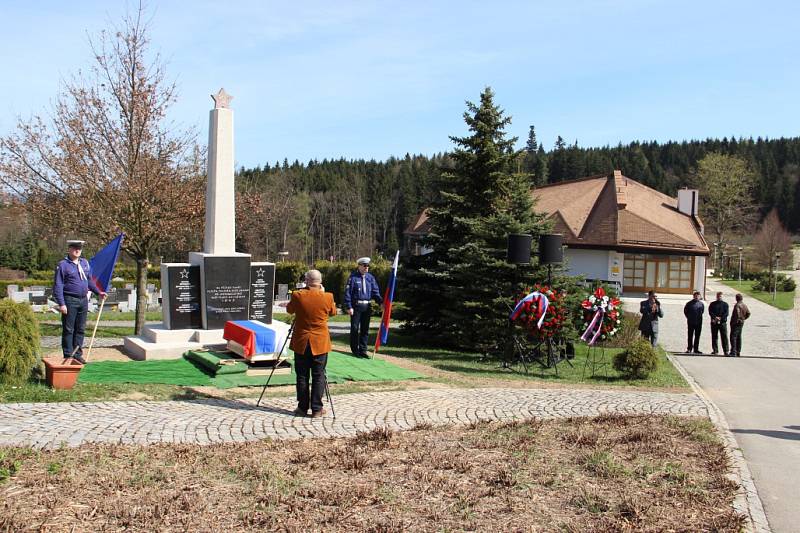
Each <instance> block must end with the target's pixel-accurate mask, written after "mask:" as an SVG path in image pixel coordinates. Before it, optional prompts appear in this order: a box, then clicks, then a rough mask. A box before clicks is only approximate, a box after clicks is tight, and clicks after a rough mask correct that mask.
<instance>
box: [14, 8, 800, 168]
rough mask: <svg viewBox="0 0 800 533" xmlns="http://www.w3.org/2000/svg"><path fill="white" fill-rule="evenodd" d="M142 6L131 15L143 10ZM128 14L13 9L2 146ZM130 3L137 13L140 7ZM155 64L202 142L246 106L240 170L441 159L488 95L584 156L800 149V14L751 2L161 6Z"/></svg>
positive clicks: (517, 130) (520, 130)
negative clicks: (218, 98)
mask: <svg viewBox="0 0 800 533" xmlns="http://www.w3.org/2000/svg"><path fill="white" fill-rule="evenodd" d="M131 4H132V3H131ZM125 5H126V4H125V2H109V1H82V0H75V1H73V2H64V1H61V0H37V1H33V2H32V1H28V0H2V3H1V4H0V15H2V17H0V20H1V21H2V22H1V23H0V24H2V31H0V57H2V65H3V75H2V77H0V102H2V103H1V104H0V135H5V134H6V133H8V132H9V131H10V130H11V129H12V128H13V127H14V123H15V117H16V116H18V115H22V116H29V115H31V114H33V113H41V112H42V111H43V110H45V109H46V108H47V106H48V104H49V102H50V101H51V100H52V98H53V96H55V95H56V94H57V92H58V90H59V83H60V80H61V79H63V78H65V77H68V76H70V75H71V73H74V72H76V71H77V70H78V69H80V68H86V67H87V66H88V65H89V64H90V62H91V54H90V51H89V47H88V44H87V33H88V34H96V33H97V32H98V31H99V30H101V29H103V28H105V27H108V25H109V21H116V20H118V19H119V18H120V15H121V14H122V13H123V12H124V9H125ZM132 5H133V4H132ZM149 11H150V12H151V14H152V15H153V21H152V26H151V28H152V31H151V36H152V40H153V44H154V48H155V49H156V50H157V51H159V52H160V53H161V54H162V55H163V57H164V58H165V59H166V60H167V62H168V65H167V67H168V74H169V76H170V77H171V78H173V79H174V80H175V81H177V83H178V86H179V91H180V100H179V102H178V103H177V104H176V105H175V106H174V108H173V113H172V117H171V118H173V119H174V120H176V121H177V122H179V123H180V124H183V125H185V126H193V127H196V128H197V129H198V131H199V132H200V139H201V142H203V143H205V140H206V137H207V122H208V118H207V117H208V115H207V113H208V110H209V109H210V108H211V106H212V101H211V98H210V97H209V94H210V93H212V92H216V91H217V90H218V89H219V88H220V87H223V86H224V87H225V89H226V91H228V92H229V93H230V94H232V95H234V100H233V102H232V108H233V109H234V111H235V112H236V119H235V120H236V150H237V153H236V160H237V164H238V165H245V166H254V165H258V164H262V163H264V162H275V161H276V160H283V158H284V157H286V158H289V160H290V161H291V160H294V159H300V160H301V161H306V160H308V159H311V158H316V159H320V160H321V159H323V158H326V157H327V158H331V157H334V158H335V157H340V156H343V157H345V158H348V159H349V158H361V157H363V158H375V159H385V158H387V157H389V156H391V155H398V156H402V155H404V154H405V153H406V152H411V153H424V154H432V153H435V152H439V151H445V150H448V149H450V148H451V146H452V145H451V143H450V141H449V139H448V135H462V134H463V133H464V132H465V126H464V123H463V120H462V113H463V112H464V109H465V106H464V102H465V100H471V101H477V99H478V96H479V94H480V92H481V90H482V89H483V87H484V86H486V85H490V86H491V87H492V88H493V89H494V90H495V93H496V102H497V103H498V104H500V106H501V107H503V108H504V109H505V110H506V112H507V113H508V114H510V115H511V116H512V117H513V123H512V126H511V129H510V133H512V134H513V135H517V136H519V137H520V141H519V142H520V146H521V145H522V144H523V143H524V141H525V138H526V137H527V131H528V126H529V125H530V124H534V125H535V126H536V129H537V132H538V135H539V139H540V140H541V141H542V142H543V143H544V145H545V146H546V147H547V148H548V149H549V148H552V145H553V143H554V141H555V138H556V136H557V135H561V136H563V137H564V138H565V139H566V140H567V141H568V142H570V143H571V142H573V141H575V140H576V139H577V140H578V142H579V144H580V145H582V146H597V145H605V144H616V143H618V142H623V143H626V142H629V141H632V140H648V139H656V140H659V141H665V140H669V139H675V140H683V139H692V138H705V137H723V136H731V135H735V136H745V137H748V136H754V137H756V136H765V137H780V136H797V135H800V103H799V101H798V97H799V96H800V31H798V21H800V4H798V3H797V2H791V1H786V2H769V1H762V2H753V1H749V2H740V1H698V0H694V1H683V0H680V1H659V2H656V1H648V0H627V1H597V2H570V1H564V2H546V1H535V2H534V1H529V2H524V1H519V2H510V1H497V2H487V1H485V0H482V1H463V0H462V1H447V2H444V1H435V0H428V1H417V0H405V1H394V2H388V1H368V0H364V1H361V2H350V1H338V0H336V1H330V0H328V1H317V0H304V1H302V2H286V1H280V2H279V1H258V0H252V1H238V0H227V1H222V2H220V1H210V0H192V1H178V0H159V1H157V2H156V1H152V2H151V3H150V4H149Z"/></svg>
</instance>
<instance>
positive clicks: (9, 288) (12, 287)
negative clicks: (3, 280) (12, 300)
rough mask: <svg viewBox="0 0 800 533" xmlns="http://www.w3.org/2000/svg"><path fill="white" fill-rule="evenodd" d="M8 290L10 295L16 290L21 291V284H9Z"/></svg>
mask: <svg viewBox="0 0 800 533" xmlns="http://www.w3.org/2000/svg"><path fill="white" fill-rule="evenodd" d="M6 292H7V293H8V296H9V297H10V296H11V295H12V294H14V293H15V292H19V285H9V286H8V287H6Z"/></svg>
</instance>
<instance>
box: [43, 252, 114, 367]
mask: <svg viewBox="0 0 800 533" xmlns="http://www.w3.org/2000/svg"><path fill="white" fill-rule="evenodd" d="M83 243H84V241H78V240H69V241H67V256H66V257H65V258H64V259H62V260H61V261H59V262H58V265H56V273H55V278H54V280H53V298H54V299H55V301H56V303H57V304H58V310H59V311H61V350H62V351H63V353H64V357H74V358H75V360H76V361H78V362H79V363H81V364H84V363H85V362H86V361H84V360H83V336H84V332H85V330H86V315H87V314H88V312H89V298H88V294H89V291H92V292H93V293H95V294H97V295H98V296H100V298H105V297H106V293H105V292H103V291H102V290H100V289H99V288H98V287H97V285H96V284H95V282H94V280H93V279H92V268H91V267H90V266H89V261H87V260H86V259H84V258H83V257H81V253H82V251H83Z"/></svg>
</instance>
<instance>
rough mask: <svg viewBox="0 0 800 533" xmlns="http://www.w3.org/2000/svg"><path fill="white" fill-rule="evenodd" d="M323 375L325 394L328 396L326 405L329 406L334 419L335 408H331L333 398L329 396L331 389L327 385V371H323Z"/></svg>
mask: <svg viewBox="0 0 800 533" xmlns="http://www.w3.org/2000/svg"><path fill="white" fill-rule="evenodd" d="M323 375H324V376H325V396H327V397H328V405H330V406H331V414H332V415H333V419H334V420H336V409H334V408H333V398H331V389H330V387H328V373H327V372H326V371H323Z"/></svg>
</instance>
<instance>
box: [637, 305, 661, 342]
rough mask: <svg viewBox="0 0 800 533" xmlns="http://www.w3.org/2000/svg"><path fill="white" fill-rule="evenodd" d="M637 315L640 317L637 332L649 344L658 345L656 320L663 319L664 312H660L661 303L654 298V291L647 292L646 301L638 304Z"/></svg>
mask: <svg viewBox="0 0 800 533" xmlns="http://www.w3.org/2000/svg"><path fill="white" fill-rule="evenodd" d="M639 313H640V314H641V315H642V319H641V320H640V321H639V331H641V332H642V336H643V337H644V338H645V339H647V340H649V341H650V344H652V345H653V346H655V345H656V343H658V319H659V318H664V311H662V310H661V302H659V301H658V298H656V293H655V292H654V291H650V292H648V293H647V300H643V301H642V302H640V303H639Z"/></svg>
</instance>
